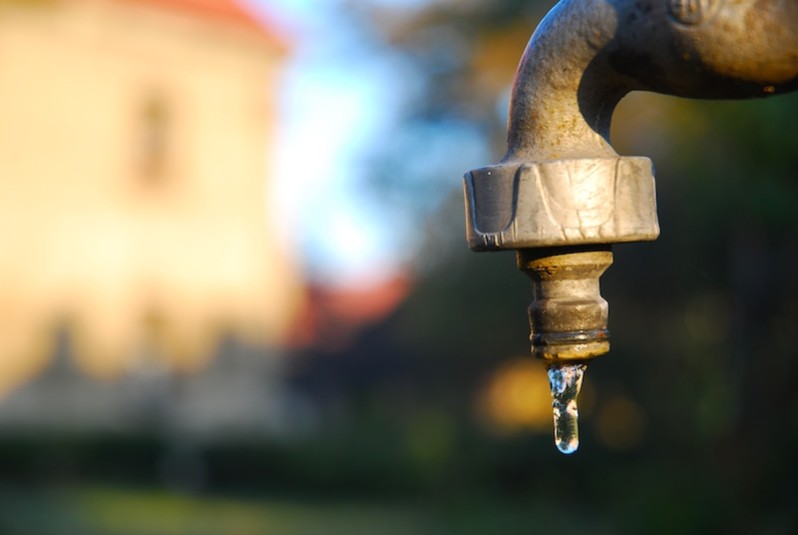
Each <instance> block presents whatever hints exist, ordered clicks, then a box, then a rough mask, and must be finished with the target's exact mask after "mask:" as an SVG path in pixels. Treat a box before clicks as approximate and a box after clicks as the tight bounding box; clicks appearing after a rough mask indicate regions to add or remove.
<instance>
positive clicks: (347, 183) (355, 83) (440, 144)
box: [248, 0, 486, 285]
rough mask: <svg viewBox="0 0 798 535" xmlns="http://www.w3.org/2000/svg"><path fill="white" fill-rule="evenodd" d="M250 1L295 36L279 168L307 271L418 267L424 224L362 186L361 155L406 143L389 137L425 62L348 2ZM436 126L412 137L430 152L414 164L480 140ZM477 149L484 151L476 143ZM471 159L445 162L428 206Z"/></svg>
mask: <svg viewBox="0 0 798 535" xmlns="http://www.w3.org/2000/svg"><path fill="white" fill-rule="evenodd" d="M248 1H249V2H251V3H253V5H255V6H258V7H260V8H263V9H265V11H267V12H269V13H271V14H273V15H274V16H275V17H276V18H277V19H278V20H279V21H280V23H281V24H284V25H286V26H287V28H288V31H289V33H291V34H292V35H293V36H295V44H296V46H295V49H294V51H293V57H292V60H291V62H290V64H289V65H288V70H287V73H286V77H285V86H284V91H283V94H282V102H281V110H282V113H283V117H282V121H283V122H282V127H281V128H282V130H281V146H280V156H279V158H278V162H277V169H276V176H277V177H278V184H277V186H278V204H279V208H278V210H279V212H280V213H279V216H280V220H281V221H282V227H283V228H282V232H281V233H282V234H283V235H284V236H286V237H287V238H286V239H288V240H291V244H292V245H296V244H299V245H300V248H301V249H300V250H301V254H302V256H303V260H304V262H305V264H306V268H307V270H308V272H309V275H310V276H311V277H313V278H314V279H316V280H319V281H321V282H324V283H330V284H336V285H348V284H359V285H362V284H368V283H369V282H378V280H379V279H380V278H384V277H390V276H391V275H392V274H393V272H394V271H395V270H398V269H404V267H405V266H407V265H412V264H413V263H414V262H415V261H416V260H417V259H416V258H415V257H414V255H416V254H417V253H418V245H417V243H418V242H419V239H418V236H417V234H418V228H419V227H423V225H421V224H419V225H416V223H417V222H416V221H412V220H408V218H407V217H404V218H403V217H401V216H400V215H398V214H399V213H401V208H402V207H398V208H399V209H398V210H397V207H392V209H386V207H385V206H380V205H379V204H378V203H377V202H375V198H374V196H373V195H372V196H367V195H364V194H363V192H362V191H360V190H359V188H360V185H362V184H363V183H364V181H368V179H369V177H368V176H367V173H368V170H369V167H368V166H367V165H365V164H364V160H365V159H366V158H368V157H369V156H371V155H372V152H371V151H372V149H374V148H375V146H377V145H375V144H383V145H386V144H391V143H397V144H398V143H399V142H400V141H399V140H395V139H392V138H391V136H392V135H394V134H395V132H396V128H395V127H396V126H397V122H398V121H399V118H400V113H401V111H402V110H403V109H405V108H407V106H412V102H413V99H414V97H417V96H418V95H419V94H420V92H421V90H422V88H423V84H424V80H423V79H422V77H421V73H420V71H419V69H418V68H417V67H416V66H414V65H412V64H410V63H409V62H408V59H407V58H406V57H405V56H403V55H401V54H399V53H397V52H396V51H394V50H392V49H390V48H389V47H387V46H385V44H384V43H382V42H381V39H380V36H379V35H376V34H374V33H373V32H372V31H371V29H370V28H369V27H368V26H367V25H364V24H362V23H361V21H359V20H358V19H357V18H356V17H357V15H356V14H355V13H352V10H351V8H350V9H347V8H346V7H345V6H344V3H345V2H344V1H343V0H248ZM431 1H434V0H361V2H362V4H358V5H366V4H370V5H382V6H395V7H401V8H403V9H412V8H415V7H420V6H423V5H425V4H428V3H430V2H431ZM350 5H351V4H350ZM443 128H447V130H446V135H445V136H444V135H441V132H442V129H443ZM437 130H438V131H436V132H431V131H430V129H427V131H426V132H422V133H420V134H419V136H428V138H429V139H428V141H427V139H426V138H423V139H420V140H418V139H411V140H410V141H408V140H407V139H406V138H407V136H405V140H404V143H405V146H406V145H408V144H409V143H413V144H414V147H415V145H420V150H419V149H417V148H416V149H414V150H415V152H416V153H419V152H423V154H419V155H418V156H419V157H418V162H416V167H417V168H425V167H426V168H427V169H429V168H430V165H429V162H430V161H431V160H434V159H435V158H437V160H436V161H440V160H441V159H442V160H452V161H453V162H456V161H457V159H458V156H457V154H458V153H459V154H460V155H462V153H463V149H468V147H472V148H473V147H478V145H479V142H478V141H477V140H476V139H475V138H474V136H472V135H470V134H468V133H467V132H466V133H465V134H464V135H465V137H462V136H461V137H460V138H458V137H457V134H456V129H452V128H451V125H449V126H448V127H446V126H443V127H441V128H439V129H437ZM458 140H459V141H458ZM453 143H459V146H457V147H453ZM386 146H387V145H386ZM388 149H389V150H390V146H388ZM466 152H468V151H467V150H466ZM470 152H471V153H472V154H473V156H474V158H477V159H478V158H482V157H485V156H483V155H481V154H480V151H479V150H471V151H470ZM482 154H484V152H483V153H482ZM461 158H462V156H461ZM468 163H470V162H465V161H463V162H461V163H460V164H459V165H462V169H460V168H459V167H457V165H455V166H454V168H453V169H446V168H445V166H444V168H443V169H441V171H440V173H438V176H440V177H441V178H442V180H441V181H440V184H441V185H440V186H434V187H433V188H432V189H433V191H432V195H431V197H432V198H433V199H432V201H430V202H429V203H428V204H429V207H428V209H429V210H432V209H434V205H435V198H443V197H444V196H445V195H446V193H447V192H451V191H452V190H454V189H459V188H460V182H459V180H458V175H459V174H461V173H462V172H463V171H465V170H466V169H468V167H466V165H468ZM484 163H486V162H484V161H480V162H477V164H475V165H481V164H484ZM406 171H407V170H406ZM409 172H411V173H412V172H413V168H412V166H411V167H410V169H409ZM449 174H451V177H449V176H448V175H449ZM449 178H451V180H449ZM435 188H437V189H438V190H440V191H436V190H435ZM414 225H416V228H411V227H413V226H414ZM414 234H415V235H414Z"/></svg>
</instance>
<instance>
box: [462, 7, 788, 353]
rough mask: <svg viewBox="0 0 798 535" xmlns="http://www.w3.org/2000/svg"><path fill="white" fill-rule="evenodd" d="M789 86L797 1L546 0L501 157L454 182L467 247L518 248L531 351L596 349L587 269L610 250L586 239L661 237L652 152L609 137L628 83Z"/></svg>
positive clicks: (593, 280) (598, 317)
mask: <svg viewBox="0 0 798 535" xmlns="http://www.w3.org/2000/svg"><path fill="white" fill-rule="evenodd" d="M796 89H798V0H562V1H561V2H559V3H558V4H557V5H556V6H554V8H553V9H552V10H551V11H550V12H549V14H548V15H547V16H546V17H545V18H544V19H543V21H542V22H541V23H540V25H539V26H538V28H537V30H536V31H535V32H534V34H533V36H532V38H531V40H530V42H529V44H528V45H527V48H526V50H525V52H524V55H523V57H522V59H521V63H520V65H519V67H518V72H517V73H516V78H515V81H514V84H513V93H512V98H511V103H510V116H509V121H508V123H509V127H508V136H507V153H506V154H505V156H504V158H503V159H502V160H501V162H499V163H498V164H495V165H491V166H488V167H484V168H481V169H476V170H473V171H471V172H469V173H467V174H466V176H465V180H464V189H465V197H466V227H467V237H468V242H469V246H470V247H471V248H472V249H474V250H476V251H495V250H504V249H515V250H520V253H519V255H518V263H519V267H520V268H521V269H522V270H524V271H525V272H526V273H527V274H529V275H530V277H531V278H532V280H533V291H534V295H535V302H533V304H532V307H531V308H530V323H531V326H532V331H533V333H532V341H533V353H535V354H536V355H538V356H539V357H541V358H543V359H546V360H568V359H577V360H581V359H589V358H593V357H595V356H598V355H600V354H602V353H604V352H606V351H607V350H608V349H609V342H608V337H607V330H606V315H607V312H606V309H607V307H606V302H605V301H604V300H603V299H601V296H600V295H599V293H598V277H599V276H600V275H601V273H602V272H603V271H604V269H606V268H607V266H609V264H610V263H611V261H612V257H611V253H610V252H609V251H608V250H601V249H600V247H599V248H596V246H601V245H603V244H611V243H617V242H628V241H643V240H653V239H656V237H657V235H658V233H659V226H658V224H657V215H656V202H655V193H654V176H653V173H652V170H651V169H652V166H651V162H650V161H649V160H648V159H647V158H640V157H621V156H619V155H618V154H617V153H616V152H615V150H614V149H613V148H612V146H611V145H610V140H609V132H610V122H611V120H612V114H613V111H614V110H615V107H616V105H617V104H618V102H619V101H620V100H621V99H622V98H623V97H624V96H625V95H626V94H628V93H629V92H631V91H637V90H639V91H653V92H656V93H664V94H668V95H675V96H681V97H689V98H704V99H738V98H756V97H768V96H771V95H778V94H781V93H785V92H788V91H794V90H796ZM541 247H543V248H546V249H545V250H543V251H537V248H541ZM558 247H565V248H566V249H564V250H563V251H559V252H558V251H557V248H558ZM597 255H598V256H597ZM606 255H610V256H609V257H607V256H606ZM598 257H601V258H603V259H602V260H597V258H598ZM590 336H592V337H593V338H591V339H590V340H589V341H586V340H587V339H588V338H589V337H590ZM569 337H570V338H569ZM580 337H581V338H580ZM566 342H567V343H566Z"/></svg>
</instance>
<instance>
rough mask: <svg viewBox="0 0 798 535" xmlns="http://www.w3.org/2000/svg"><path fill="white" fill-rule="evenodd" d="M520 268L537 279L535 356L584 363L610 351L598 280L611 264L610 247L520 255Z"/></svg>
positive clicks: (533, 325) (534, 282) (534, 290)
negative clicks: (583, 361)
mask: <svg viewBox="0 0 798 535" xmlns="http://www.w3.org/2000/svg"><path fill="white" fill-rule="evenodd" d="M517 261H518V268H519V269H521V271H523V272H524V273H526V274H527V275H528V276H529V278H531V279H532V296H533V301H532V304H531V305H530V306H529V325H530V328H531V332H532V334H531V336H530V340H531V341H532V353H533V354H534V355H535V356H537V357H538V358H541V359H543V360H545V361H566V360H567V361H580V360H588V359H591V358H593V357H597V356H599V355H603V354H604V353H606V352H607V351H609V348H610V341H609V331H608V330H607V313H608V306H607V302H606V301H605V300H604V299H603V298H602V297H601V293H600V291H599V277H601V275H602V274H603V273H604V271H605V270H606V269H607V268H608V267H609V266H610V264H612V251H611V250H610V248H609V246H587V247H570V248H568V247H557V248H553V249H548V248H541V249H523V250H521V251H518V255H517Z"/></svg>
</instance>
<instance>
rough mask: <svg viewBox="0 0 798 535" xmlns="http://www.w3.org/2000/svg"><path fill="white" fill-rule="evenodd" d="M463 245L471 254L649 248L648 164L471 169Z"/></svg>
mask: <svg viewBox="0 0 798 535" xmlns="http://www.w3.org/2000/svg"><path fill="white" fill-rule="evenodd" d="M465 192H466V199H467V203H466V214H467V221H468V225H467V228H466V232H467V236H468V243H469V245H470V247H471V248H472V249H474V250H477V251H484V250H491V249H524V248H529V247H550V246H554V245H576V244H589V243H618V242H630V241H644V240H653V239H655V238H656V237H657V236H658V235H659V225H658V223H657V207H656V198H655V192H654V174H653V172H652V169H651V161H650V160H649V159H648V158H622V157H615V158H585V159H571V160H552V161H547V162H539V163H525V164H522V165H516V166H514V165H507V164H505V165H497V166H491V167H485V168H483V169H477V170H474V171H471V172H470V173H468V174H467V175H466V177H465Z"/></svg>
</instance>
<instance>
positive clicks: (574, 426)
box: [549, 364, 587, 454]
mask: <svg viewBox="0 0 798 535" xmlns="http://www.w3.org/2000/svg"><path fill="white" fill-rule="evenodd" d="M586 369H587V365H586V364H554V365H552V366H549V385H550V386H551V397H552V398H553V399H554V401H553V402H552V404H551V406H552V409H553V411H554V443H555V444H556V445H557V449H559V450H560V451H561V452H563V453H565V454H570V453H573V452H575V451H576V449H577V448H578V447H579V410H578V409H577V407H576V396H577V395H579V390H580V389H581V388H582V378H584V376H585V370H586Z"/></svg>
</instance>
